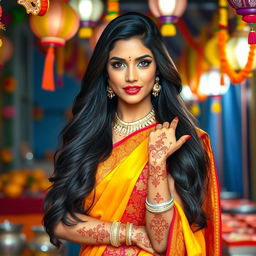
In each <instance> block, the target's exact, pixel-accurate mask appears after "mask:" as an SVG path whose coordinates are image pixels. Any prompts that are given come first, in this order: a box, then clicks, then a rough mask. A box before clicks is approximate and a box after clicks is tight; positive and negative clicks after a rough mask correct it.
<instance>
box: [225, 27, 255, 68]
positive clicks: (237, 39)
mask: <svg viewBox="0 0 256 256" xmlns="http://www.w3.org/2000/svg"><path fill="white" fill-rule="evenodd" d="M247 35H248V30H247V31H246V30H237V31H235V33H234V34H233V35H232V37H231V38H230V39H229V40H228V43H227V60H228V61H229V63H230V66H231V67H232V68H233V69H234V70H241V69H243V67H244V66H245V65H246V63H247V60H248V57H249V52H250V46H249V45H248V39H247ZM254 54H255V50H254ZM255 69H256V58H253V64H252V70H255Z"/></svg>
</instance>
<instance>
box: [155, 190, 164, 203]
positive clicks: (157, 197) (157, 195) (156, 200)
mask: <svg viewBox="0 0 256 256" xmlns="http://www.w3.org/2000/svg"><path fill="white" fill-rule="evenodd" d="M153 200H154V201H155V202H157V203H160V202H161V201H163V200H164V199H163V198H162V197H161V195H160V194H159V193H158V192H157V193H156V195H155V197H154V198H153Z"/></svg>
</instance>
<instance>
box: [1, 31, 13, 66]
mask: <svg viewBox="0 0 256 256" xmlns="http://www.w3.org/2000/svg"><path fill="white" fill-rule="evenodd" d="M1 40H2V42H3V43H2V47H0V67H3V66H4V64H5V63H6V62H7V61H8V60H9V59H10V58H11V57H12V54H13V45H12V42H11V41H10V39H8V37H7V36H5V35H1Z"/></svg>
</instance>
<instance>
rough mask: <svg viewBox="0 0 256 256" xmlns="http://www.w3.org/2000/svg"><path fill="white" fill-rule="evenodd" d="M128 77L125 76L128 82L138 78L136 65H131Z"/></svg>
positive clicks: (127, 71) (127, 73)
mask: <svg viewBox="0 0 256 256" xmlns="http://www.w3.org/2000/svg"><path fill="white" fill-rule="evenodd" d="M125 75H126V77H125V81H126V82H130V83H131V82H134V81H137V80H138V74H137V71H136V67H134V66H129V67H128V68H127V70H126V74H125Z"/></svg>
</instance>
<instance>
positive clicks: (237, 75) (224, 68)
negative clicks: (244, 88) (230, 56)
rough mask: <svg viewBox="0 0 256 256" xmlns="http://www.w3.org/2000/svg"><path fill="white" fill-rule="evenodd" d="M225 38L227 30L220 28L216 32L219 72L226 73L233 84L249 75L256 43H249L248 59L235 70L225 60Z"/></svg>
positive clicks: (238, 82)
mask: <svg viewBox="0 0 256 256" xmlns="http://www.w3.org/2000/svg"><path fill="white" fill-rule="evenodd" d="M227 39H228V33H227V31H226V30H220V31H219V32H218V47H219V55H220V66H221V72H222V73H225V74H227V75H228V76H229V77H230V80H231V82H232V83H233V84H240V83H241V82H243V81H244V80H245V79H246V78H247V77H248V76H249V74H250V72H251V70H252V65H253V60H254V53H255V49H256V45H255V44H251V45H250V51H249V56H248V60H247V63H246V65H245V67H244V68H243V69H242V70H240V71H239V72H236V71H234V70H233V69H232V67H231V66H230V64H229V62H228V60H227V54H226V44H227ZM222 84H223V83H222Z"/></svg>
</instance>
